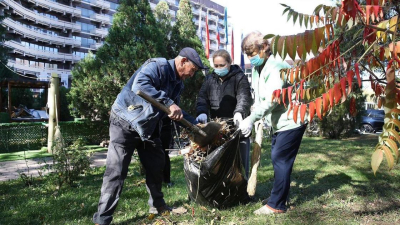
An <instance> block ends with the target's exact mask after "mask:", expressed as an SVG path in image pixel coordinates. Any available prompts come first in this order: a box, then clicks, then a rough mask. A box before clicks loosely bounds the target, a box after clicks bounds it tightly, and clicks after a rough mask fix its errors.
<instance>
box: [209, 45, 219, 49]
mask: <svg viewBox="0 0 400 225" xmlns="http://www.w3.org/2000/svg"><path fill="white" fill-rule="evenodd" d="M210 48H211V49H213V50H218V46H217V44H211V45H210Z"/></svg>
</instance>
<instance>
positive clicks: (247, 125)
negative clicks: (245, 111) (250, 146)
mask: <svg viewBox="0 0 400 225" xmlns="http://www.w3.org/2000/svg"><path fill="white" fill-rule="evenodd" d="M239 129H240V130H241V131H242V134H243V136H244V137H249V136H250V134H251V130H252V129H253V122H252V121H251V120H250V118H249V117H247V118H246V119H244V120H243V121H242V122H241V123H240V125H239Z"/></svg>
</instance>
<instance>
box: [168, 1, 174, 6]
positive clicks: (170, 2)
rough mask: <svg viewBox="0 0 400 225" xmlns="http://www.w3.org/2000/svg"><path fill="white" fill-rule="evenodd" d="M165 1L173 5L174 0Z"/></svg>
mask: <svg viewBox="0 0 400 225" xmlns="http://www.w3.org/2000/svg"><path fill="white" fill-rule="evenodd" d="M167 3H169V4H171V5H175V0H167Z"/></svg>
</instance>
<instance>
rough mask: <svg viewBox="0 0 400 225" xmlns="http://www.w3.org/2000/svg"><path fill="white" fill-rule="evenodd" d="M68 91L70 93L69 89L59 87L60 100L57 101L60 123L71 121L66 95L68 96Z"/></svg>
mask: <svg viewBox="0 0 400 225" xmlns="http://www.w3.org/2000/svg"><path fill="white" fill-rule="evenodd" d="M69 91H70V89H68V88H66V87H64V86H61V87H60V99H59V101H60V118H59V120H60V121H68V120H72V119H73V118H72V116H71V113H70V111H69V108H68V105H69V102H68V99H67V95H68V92H69Z"/></svg>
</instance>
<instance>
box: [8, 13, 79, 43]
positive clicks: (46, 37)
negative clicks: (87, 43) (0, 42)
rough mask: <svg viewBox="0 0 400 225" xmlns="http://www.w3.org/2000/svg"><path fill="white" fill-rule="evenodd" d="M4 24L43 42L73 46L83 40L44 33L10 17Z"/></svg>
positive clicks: (25, 35) (23, 34)
mask: <svg viewBox="0 0 400 225" xmlns="http://www.w3.org/2000/svg"><path fill="white" fill-rule="evenodd" d="M3 24H4V25H6V26H7V27H9V28H12V29H13V30H14V31H15V32H17V33H19V34H20V35H22V36H24V37H27V38H32V39H35V40H40V41H43V42H48V43H52V44H59V45H63V46H64V45H72V46H81V42H80V41H79V40H74V39H72V38H70V37H62V36H52V35H48V34H44V33H40V32H37V31H34V30H31V29H29V28H27V27H24V26H23V25H22V24H19V23H16V22H15V21H13V20H11V19H10V18H6V19H4V20H3Z"/></svg>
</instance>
